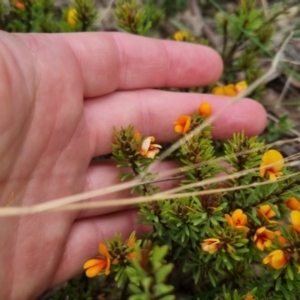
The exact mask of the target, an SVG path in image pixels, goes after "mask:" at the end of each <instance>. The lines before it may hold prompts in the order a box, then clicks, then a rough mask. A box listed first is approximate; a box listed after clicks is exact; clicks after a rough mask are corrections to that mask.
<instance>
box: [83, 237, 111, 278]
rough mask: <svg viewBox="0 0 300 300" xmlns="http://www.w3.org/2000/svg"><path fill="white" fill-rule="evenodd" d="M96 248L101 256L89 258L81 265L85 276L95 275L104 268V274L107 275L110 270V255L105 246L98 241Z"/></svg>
mask: <svg viewBox="0 0 300 300" xmlns="http://www.w3.org/2000/svg"><path fill="white" fill-rule="evenodd" d="M98 250H99V253H100V255H101V256H102V257H101V258H94V259H90V260H88V261H87V262H86V263H85V264H84V265H83V269H84V270H85V274H86V276H87V277H95V276H96V275H98V274H99V273H100V272H101V271H102V270H104V269H105V271H104V274H105V275H108V274H109V272H110V256H109V253H108V250H107V247H106V246H105V245H104V244H102V243H100V244H99V246H98Z"/></svg>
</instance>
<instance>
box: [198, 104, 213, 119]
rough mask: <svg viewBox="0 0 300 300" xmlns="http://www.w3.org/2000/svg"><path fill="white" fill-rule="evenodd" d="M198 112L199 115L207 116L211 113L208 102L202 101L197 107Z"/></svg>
mask: <svg viewBox="0 0 300 300" xmlns="http://www.w3.org/2000/svg"><path fill="white" fill-rule="evenodd" d="M198 113H199V115H200V116H206V117H207V118H208V117H209V116H210V115H211V113H212V108H211V106H210V104H209V103H208V102H202V103H201V104H200V106H199V108H198Z"/></svg>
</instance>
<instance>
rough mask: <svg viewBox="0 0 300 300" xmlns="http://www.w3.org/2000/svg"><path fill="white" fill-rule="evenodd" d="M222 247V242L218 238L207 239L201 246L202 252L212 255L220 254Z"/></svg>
mask: <svg viewBox="0 0 300 300" xmlns="http://www.w3.org/2000/svg"><path fill="white" fill-rule="evenodd" d="M221 247H222V243H221V241H220V240H219V239H216V238H209V239H205V240H204V241H203V243H202V244H201V248H202V250H203V251H205V252H208V253H210V254H214V253H216V252H218V251H219V250H220V249H221Z"/></svg>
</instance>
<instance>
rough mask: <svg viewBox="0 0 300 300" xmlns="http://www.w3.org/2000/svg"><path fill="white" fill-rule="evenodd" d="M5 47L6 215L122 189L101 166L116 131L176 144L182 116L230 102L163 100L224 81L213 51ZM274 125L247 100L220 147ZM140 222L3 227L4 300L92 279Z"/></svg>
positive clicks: (224, 128) (116, 212)
mask: <svg viewBox="0 0 300 300" xmlns="http://www.w3.org/2000/svg"><path fill="white" fill-rule="evenodd" d="M0 37H1V42H0V78H1V87H0V102H1V111H0V134H1V137H0V139H1V144H0V145H1V147H0V153H1V155H0V157H1V164H0V168H1V172H0V174H1V175H0V176H1V181H0V191H1V200H0V204H1V206H6V205H14V206H27V205H34V204H38V203H42V202H46V201H49V200H53V199H56V198H59V197H63V196H68V195H73V194H76V193H81V192H85V191H89V190H93V189H98V188H102V187H107V186H111V185H113V184H115V183H117V182H118V179H117V176H118V170H116V168H115V165H114V163H112V162H101V163H97V164H91V163H90V162H91V159H92V158H93V157H96V156H99V155H103V154H106V153H109V152H110V144H111V142H112V136H113V126H115V127H116V128H120V127H121V126H123V127H126V126H128V125H129V124H132V125H133V126H135V128H136V129H137V130H139V131H140V132H141V133H142V134H143V135H145V136H147V135H153V136H155V137H156V139H157V141H158V142H162V141H168V140H171V139H175V137H176V136H175V134H174V132H173V126H172V123H173V122H174V120H176V119H177V117H178V116H179V115H182V114H185V113H186V114H188V113H191V111H193V110H194V108H195V107H198V105H199V104H200V102H201V101H208V102H210V103H211V105H212V107H213V111H216V110H218V109H221V108H222V106H223V105H225V104H226V103H227V101H229V99H228V98H226V97H221V96H213V95H200V94H192V93H188V94H186V93H171V92H166V91H160V90H153V89H152V90H151V88H157V87H187V86H198V85H206V84H209V83H211V82H213V81H215V80H217V79H218V77H219V76H220V74H221V72H222V63H221V60H220V58H219V57H218V55H217V54H216V53H215V52H214V51H213V50H211V49H209V48H206V47H202V46H197V45H192V44H187V43H178V42H171V41H162V40H154V39H149V38H142V37H137V36H132V35H127V34H121V33H77V34H8V33H4V32H1V33H0ZM254 118H255V120H254ZM265 122H266V115H265V112H264V110H263V108H262V107H261V105H260V104H258V103H257V102H254V101H251V100H244V101H241V102H240V103H238V104H235V105H234V106H232V107H231V108H230V109H229V110H228V111H226V112H224V113H223V114H222V115H221V116H220V117H219V118H218V119H217V120H216V121H215V123H214V126H215V130H214V136H215V137H217V138H227V137H230V136H231V135H232V132H238V131H241V130H242V129H244V130H245V131H246V133H247V134H248V135H253V134H258V133H260V132H261V131H262V130H263V128H264V126H265ZM11 193H14V199H13V202H12V203H9V198H10V195H11ZM118 196H120V194H113V195H110V197H111V198H117V197H118ZM135 221H136V211H135V210H134V209H127V210H120V208H110V209H105V210H104V209H94V210H84V211H80V212H74V211H72V212H52V213H50V212H49V213H42V214H35V215H26V216H22V217H5V218H4V217H3V218H0V249H1V252H0V265H1V269H0V270H1V271H0V282H1V283H2V287H1V290H0V299H11V300H14V299H16V300H18V299H33V298H35V297H36V296H38V295H39V294H41V293H42V292H43V291H44V290H46V289H47V288H50V287H52V286H54V285H56V284H59V283H60V282H62V281H64V280H67V279H68V278H70V277H72V276H74V275H75V274H77V273H79V272H81V271H82V265H83V263H84V262H85V261H86V260H87V259H89V258H91V257H92V256H94V255H95V254H96V253H95V252H96V251H97V244H98V242H100V241H102V240H103V239H105V238H109V237H112V236H113V235H114V233H115V232H118V233H122V234H123V235H124V237H126V236H128V235H129V234H130V233H131V232H132V231H133V230H137V231H138V230H139V228H137V227H136V225H135Z"/></svg>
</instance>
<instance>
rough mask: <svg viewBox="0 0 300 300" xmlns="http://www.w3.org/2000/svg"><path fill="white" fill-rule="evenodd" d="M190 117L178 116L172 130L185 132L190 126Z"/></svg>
mask: <svg viewBox="0 0 300 300" xmlns="http://www.w3.org/2000/svg"><path fill="white" fill-rule="evenodd" d="M191 121H192V118H191V117H190V116H187V115H182V116H180V117H179V118H178V119H177V121H176V122H174V125H175V127H174V130H175V132H176V133H180V134H185V133H187V132H188V131H189V130H190V128H191Z"/></svg>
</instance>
